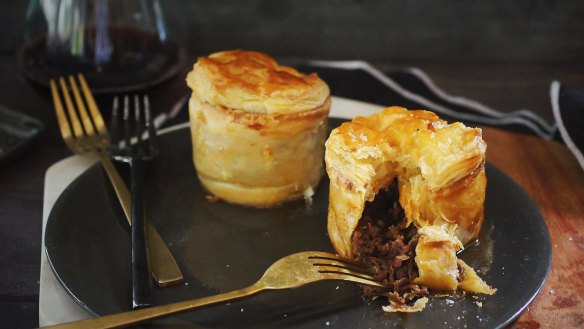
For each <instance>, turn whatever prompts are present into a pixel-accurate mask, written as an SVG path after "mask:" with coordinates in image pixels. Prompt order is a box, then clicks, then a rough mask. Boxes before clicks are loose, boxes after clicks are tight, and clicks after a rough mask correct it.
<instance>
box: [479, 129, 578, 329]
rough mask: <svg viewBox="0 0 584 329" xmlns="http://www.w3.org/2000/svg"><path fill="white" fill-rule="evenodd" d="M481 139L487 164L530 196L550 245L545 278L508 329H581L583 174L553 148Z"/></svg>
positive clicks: (504, 136) (487, 132) (527, 140)
mask: <svg viewBox="0 0 584 329" xmlns="http://www.w3.org/2000/svg"><path fill="white" fill-rule="evenodd" d="M483 135H484V139H485V141H486V142H487V145H488V147H487V160H488V161H490V162H492V163H493V164H495V165H496V166H497V167H499V168H500V169H502V170H503V171H504V172H505V173H506V174H507V175H509V176H510V177H511V178H513V180H515V181H516V182H517V183H518V184H519V185H520V186H521V187H522V188H523V189H524V190H525V191H526V192H527V193H528V194H529V195H530V196H531V198H532V199H533V200H534V201H535V203H536V204H537V206H538V207H539V209H540V211H541V213H542V215H543V217H544V218H545V222H546V225H547V227H548V230H549V232H550V235H551V239H552V266H551V271H550V274H549V277H548V279H547V281H546V283H545V285H544V287H543V288H542V290H541V291H540V293H539V294H538V295H537V296H536V298H535V300H534V301H533V302H532V303H531V304H530V305H529V307H528V308H527V310H526V311H525V312H524V313H523V314H521V315H520V317H519V318H518V319H517V321H515V323H513V324H512V325H511V328H583V327H584V170H582V168H580V166H579V165H578V163H577V162H576V159H575V158H574V156H573V155H572V153H570V152H569V150H568V149H567V148H566V147H565V146H564V145H562V144H559V143H557V142H549V141H544V140H542V139H539V138H535V137H531V136H526V135H520V134H514V133H509V132H505V131H502V130H499V129H493V128H483ZM517 284H521V281H518V282H517Z"/></svg>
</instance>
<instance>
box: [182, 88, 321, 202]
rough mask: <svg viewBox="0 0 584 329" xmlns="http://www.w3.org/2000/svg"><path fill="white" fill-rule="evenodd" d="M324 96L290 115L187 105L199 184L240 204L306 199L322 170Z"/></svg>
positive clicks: (196, 103)
mask: <svg viewBox="0 0 584 329" xmlns="http://www.w3.org/2000/svg"><path fill="white" fill-rule="evenodd" d="M330 104H331V102H330V98H328V99H327V100H326V101H325V103H324V104H323V105H322V106H321V107H318V108H315V109H313V110H311V111H306V112H301V113H293V114H271V115H270V114H256V113H248V112H244V111H240V110H230V109H226V108H224V107H220V106H214V105H211V104H208V103H205V102H203V101H202V100H200V99H199V98H198V97H197V96H196V94H194V93H193V95H192V96H191V99H190V101H189V115H190V123H191V137H192V140H193V161H194V164H195V167H196V169H197V174H198V176H199V179H200V181H201V183H202V184H203V186H204V187H205V188H206V189H207V190H209V191H210V192H211V193H213V194H214V195H216V196H218V197H219V198H221V199H223V200H226V201H229V202H232V203H237V204H242V205H249V206H255V207H272V206H276V205H278V204H280V203H283V202H286V201H289V200H293V199H298V198H302V197H307V198H309V197H310V196H311V195H312V191H313V189H315V187H316V185H317V184H318V182H319V180H320V178H321V176H322V174H323V172H324V168H323V161H322V160H323V155H324V140H325V138H326V135H325V134H326V132H327V119H328V112H329V109H330Z"/></svg>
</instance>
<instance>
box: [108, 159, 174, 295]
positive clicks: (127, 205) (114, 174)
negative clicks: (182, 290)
mask: <svg viewBox="0 0 584 329" xmlns="http://www.w3.org/2000/svg"><path fill="white" fill-rule="evenodd" d="M99 160H100V162H101V164H102V166H103V168H104V169H105V172H106V174H107V176H108V177H109V179H110V182H111V183H112V186H113V188H114V191H115V193H116V195H117V197H118V200H119V201H120V205H121V206H122V210H123V211H124V214H125V217H126V219H127V220H128V224H130V225H132V222H131V218H132V217H131V214H132V202H131V199H130V191H128V188H127V187H126V184H125V183H124V181H123V180H122V178H121V177H120V174H119V173H118V171H117V169H116V167H115V166H114V164H113V163H112V161H111V159H110V158H109V156H107V155H102V156H100V157H99ZM146 223H147V224H146V229H147V236H148V244H149V248H148V254H149V259H150V265H151V270H152V276H153V277H154V280H155V281H156V283H157V284H158V286H160V287H167V286H171V285H175V284H178V283H181V282H182V280H183V275H182V273H181V271H180V269H179V267H178V265H177V264H176V261H175V260H174V257H173V256H172V253H171V252H170V250H169V249H168V246H167V245H166V243H164V240H162V237H161V236H160V234H159V233H158V231H157V230H156V228H155V227H154V226H153V225H152V224H151V223H150V221H149V220H148V219H147V220H146Z"/></svg>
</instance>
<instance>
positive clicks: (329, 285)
mask: <svg viewBox="0 0 584 329" xmlns="http://www.w3.org/2000/svg"><path fill="white" fill-rule="evenodd" d="M339 122H340V121H339V120H332V121H331V126H334V125H337V124H339ZM161 149H162V150H163V152H162V154H161V156H160V157H159V158H158V159H157V160H156V161H155V162H154V163H152V165H151V167H150V168H149V172H148V176H147V185H146V191H145V192H146V198H147V200H146V202H147V207H148V210H149V212H150V217H151V218H152V221H153V223H154V224H155V225H156V226H157V227H158V229H159V231H160V233H161V234H162V236H163V238H164V239H165V241H167V242H168V244H169V245H170V248H171V250H172V252H173V254H174V255H175V257H176V259H177V261H178V263H179V265H180V267H181V269H182V271H183V273H184V275H185V283H184V284H182V285H179V286H175V287H170V288H157V289H156V292H155V293H156V301H157V303H158V304H166V303H170V302H175V301H182V300H185V299H189V298H197V297H202V296H207V295H212V294H217V293H221V292H226V291H229V290H233V289H237V288H242V287H244V286H247V285H249V284H251V283H253V282H254V281H255V280H257V279H258V278H259V277H260V276H261V274H262V273H263V272H264V270H265V269H266V268H267V267H268V266H269V265H270V264H271V263H272V262H274V261H275V260H277V259H279V258H280V257H283V256H285V255H288V254H291V253H293V252H297V251H305V250H321V251H332V247H331V245H330V242H329V240H328V237H327V234H326V217H327V203H328V201H327V197H328V180H327V179H326V178H324V179H323V181H322V182H321V183H320V185H319V187H318V189H317V191H316V195H315V197H314V204H313V205H312V206H310V207H309V206H306V205H305V204H304V203H303V202H296V203H290V204H287V205H286V206H283V207H280V208H276V209H269V210H258V209H250V208H244V207H239V206H234V205H230V204H226V203H212V202H209V201H208V200H207V199H206V198H205V196H206V194H205V192H204V191H203V190H202V189H201V187H200V186H199V183H198V181H197V177H196V174H195V170H194V168H193V165H192V162H191V143H190V135H189V130H188V129H186V128H184V129H179V130H176V131H173V132H170V133H167V134H164V135H163V136H162V138H161ZM487 176H488V179H489V183H488V188H487V199H486V205H485V211H486V215H485V216H486V220H485V224H484V228H483V230H482V234H481V235H482V236H481V240H480V241H481V242H480V244H479V245H476V246H472V247H469V248H467V249H466V250H465V251H463V252H462V254H461V257H462V258H463V259H464V260H466V261H467V262H468V263H469V264H470V265H471V266H473V267H474V268H475V269H478V270H479V272H480V274H481V276H482V277H483V278H484V279H485V280H486V282H488V283H489V284H491V285H492V286H494V287H496V288H497V289H498V291H497V294H496V295H494V296H467V297H466V298H463V299H460V300H455V299H453V298H442V299H432V300H431V301H430V302H429V305H428V307H427V308H426V309H425V310H424V311H423V312H421V313H414V314H399V315H398V314H387V313H384V312H383V311H382V310H381V306H382V305H384V303H385V302H386V301H384V300H378V301H368V300H364V299H363V298H361V297H360V288H358V287H357V286H355V285H353V284H350V283H344V282H322V283H315V284H311V285H308V286H305V287H301V288H298V289H291V290H282V291H271V292H265V293H262V294H259V295H257V296H255V297H251V298H249V299H245V300H241V301H237V302H232V303H228V304H224V305H218V306H213V307H208V308H204V309H199V310H195V311H192V312H189V313H185V314H181V315H176V316H173V317H170V318H166V319H161V320H158V321H157V322H155V323H156V324H159V325H160V326H168V327H173V328H176V327H183V326H188V327H201V328H227V327H235V328H246V327H249V328H257V327H276V328H282V327H292V328H330V327H340V328H382V327H396V328H402V327H403V328H405V327H407V328H428V327H432V328H441V327H445V328H449V327H453V328H463V327H467V328H478V327H484V328H499V327H503V326H505V325H507V324H509V323H510V322H511V321H512V320H513V319H514V318H515V317H516V316H517V315H518V314H519V313H520V312H521V311H522V310H523V309H524V308H525V307H526V306H527V305H528V304H529V303H530V301H531V300H532V299H533V298H534V296H535V295H536V294H537V293H538V291H539V290H540V288H541V287H542V285H543V283H544V281H545V279H546V276H547V273H548V271H549V266H550V260H551V248H550V237H549V234H548V231H547V229H546V226H545V224H544V221H543V218H542V216H541V214H540V212H539V211H538V209H537V207H536V206H535V204H534V203H533V201H532V200H531V199H530V198H529V197H528V196H527V194H525V192H524V191H523V190H522V189H521V188H520V187H519V186H518V185H517V184H516V183H514V182H513V181H512V180H511V179H510V178H508V177H507V176H506V175H505V174H504V173H502V172H501V171H500V170H498V169H497V168H495V167H494V166H492V165H487ZM45 245H46V250H47V254H48V258H49V262H50V264H51V266H52V268H53V271H54V272H55V274H56V275H57V277H58V279H59V280H60V281H61V283H62V285H63V286H64V287H65V289H66V290H67V291H68V292H69V293H70V294H71V296H72V297H73V298H74V299H75V300H76V301H77V302H78V303H79V304H80V305H81V306H83V307H84V308H85V309H87V310H88V311H89V312H91V313H93V314H97V315H104V314H110V313H116V312H120V311H126V310H129V309H130V303H131V287H130V237H129V229H128V227H127V225H126V224H125V221H124V220H122V215H121V211H120V209H119V208H118V206H117V205H116V202H115V196H114V194H113V191H112V190H111V188H110V186H109V184H108V183H107V180H106V176H105V174H104V172H103V170H102V168H101V167H99V166H97V165H96V166H93V167H91V168H90V169H88V170H87V171H86V172H85V173H83V174H82V175H81V176H80V177H79V178H77V179H76V180H75V181H74V182H73V183H72V184H71V185H70V186H69V187H68V188H67V189H66V190H65V191H64V192H63V194H62V195H61V196H60V198H59V199H58V201H57V202H56V203H55V206H54V207H53V210H52V212H51V214H50V216H49V220H48V223H47V227H46V235H45Z"/></svg>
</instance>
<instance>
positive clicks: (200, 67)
mask: <svg viewBox="0 0 584 329" xmlns="http://www.w3.org/2000/svg"><path fill="white" fill-rule="evenodd" d="M187 83H188V85H189V87H191V89H193V93H195V94H196V95H197V97H198V98H199V99H200V100H201V101H202V102H204V103H208V104H213V105H219V106H223V107H226V108H229V109H232V110H242V111H245V112H250V113H263V114H289V113H300V112H305V111H310V110H313V109H315V108H318V107H321V106H322V105H323V104H324V103H325V102H326V100H327V98H328V97H329V96H330V90H329V88H328V86H327V84H326V83H325V82H324V81H322V80H321V79H320V78H319V77H318V76H317V75H316V74H315V73H312V74H308V75H306V74H302V73H300V72H298V71H297V70H295V69H294V68H291V67H287V66H280V65H278V63H276V61H275V60H274V59H273V58H271V57H270V56H268V55H266V54H262V53H260V52H255V51H243V50H232V51H222V52H218V53H214V54H212V55H210V56H208V57H201V58H199V59H198V61H197V63H196V64H195V66H194V69H193V71H191V72H190V73H189V75H188V77H187Z"/></svg>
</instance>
